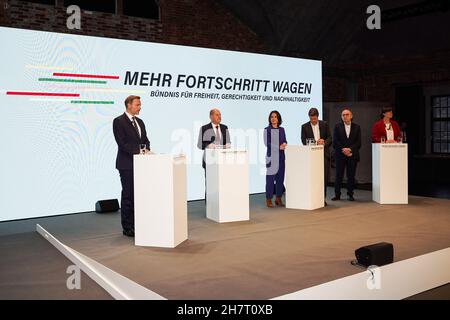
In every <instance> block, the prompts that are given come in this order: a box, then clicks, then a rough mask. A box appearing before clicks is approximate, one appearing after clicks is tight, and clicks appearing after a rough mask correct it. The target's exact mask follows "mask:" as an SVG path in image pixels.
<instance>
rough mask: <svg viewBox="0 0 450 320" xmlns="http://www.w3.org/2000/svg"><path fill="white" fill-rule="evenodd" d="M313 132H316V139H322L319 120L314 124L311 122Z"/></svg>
mask: <svg viewBox="0 0 450 320" xmlns="http://www.w3.org/2000/svg"><path fill="white" fill-rule="evenodd" d="M311 128H312V132H313V134H314V140H316V142H317V141H319V140H320V129H319V122H317V123H316V125H313V124H312V123H311Z"/></svg>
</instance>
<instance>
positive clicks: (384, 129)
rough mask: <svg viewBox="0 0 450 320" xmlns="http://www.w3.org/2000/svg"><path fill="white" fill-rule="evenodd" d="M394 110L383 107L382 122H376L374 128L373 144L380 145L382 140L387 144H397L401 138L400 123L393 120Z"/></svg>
mask: <svg viewBox="0 0 450 320" xmlns="http://www.w3.org/2000/svg"><path fill="white" fill-rule="evenodd" d="M392 116H393V113H392V108H391V107H383V109H382V110H381V120H380V121H377V122H375V124H374V125H373V127H372V142H375V143H380V142H381V138H383V137H384V140H385V141H386V142H387V143H392V142H397V141H399V138H400V137H401V132H400V127H399V126H398V123H397V122H396V121H394V120H392Z"/></svg>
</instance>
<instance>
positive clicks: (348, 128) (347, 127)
mask: <svg viewBox="0 0 450 320" xmlns="http://www.w3.org/2000/svg"><path fill="white" fill-rule="evenodd" d="M344 127H345V134H346V135H347V138H349V137H350V129H351V127H352V124H351V123H350V124H345V123H344Z"/></svg>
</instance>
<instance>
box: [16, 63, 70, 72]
mask: <svg viewBox="0 0 450 320" xmlns="http://www.w3.org/2000/svg"><path fill="white" fill-rule="evenodd" d="M25 68H27V69H38V70H68V71H71V70H73V68H72V67H58V66H34V65H29V64H28V65H26V66H25Z"/></svg>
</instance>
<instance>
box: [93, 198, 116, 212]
mask: <svg viewBox="0 0 450 320" xmlns="http://www.w3.org/2000/svg"><path fill="white" fill-rule="evenodd" d="M118 210H119V201H118V200H117V199H110V200H99V201H97V202H96V203H95V212H97V213H105V212H114V211H118Z"/></svg>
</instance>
